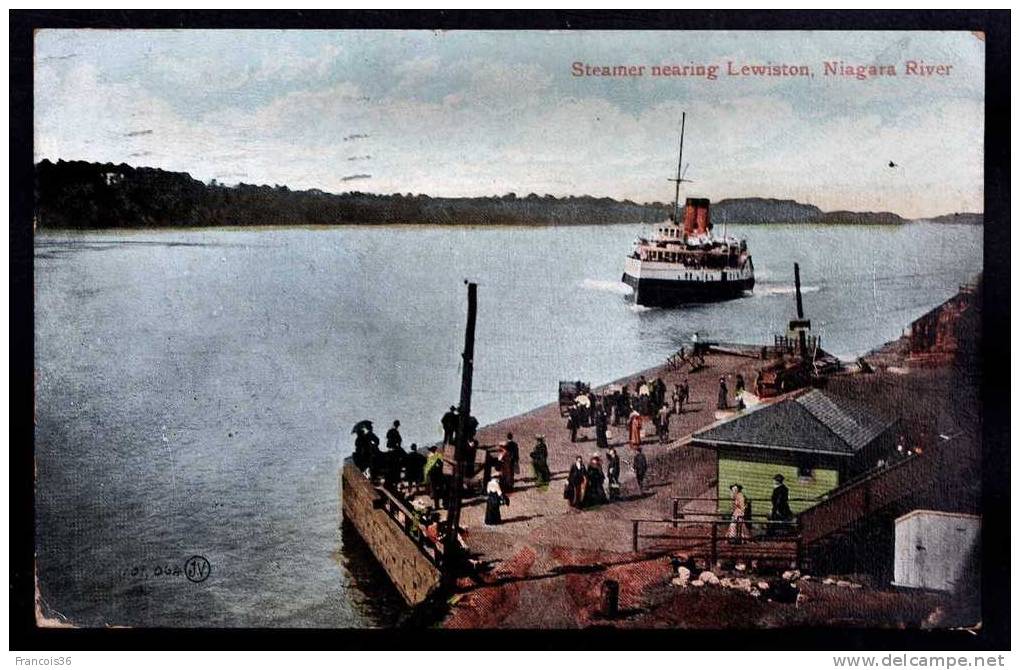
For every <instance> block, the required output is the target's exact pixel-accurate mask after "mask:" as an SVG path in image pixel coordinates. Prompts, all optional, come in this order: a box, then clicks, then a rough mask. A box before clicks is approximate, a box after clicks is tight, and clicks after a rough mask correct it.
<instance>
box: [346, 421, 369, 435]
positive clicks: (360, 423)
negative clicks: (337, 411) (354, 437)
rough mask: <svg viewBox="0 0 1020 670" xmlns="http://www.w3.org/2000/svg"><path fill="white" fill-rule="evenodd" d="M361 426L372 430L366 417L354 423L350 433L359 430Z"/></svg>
mask: <svg viewBox="0 0 1020 670" xmlns="http://www.w3.org/2000/svg"><path fill="white" fill-rule="evenodd" d="M362 428H367V429H369V430H372V422H371V421H369V420H368V419H364V420H362V421H359V422H357V423H356V424H354V428H351V433H357V432H360V431H361V429H362Z"/></svg>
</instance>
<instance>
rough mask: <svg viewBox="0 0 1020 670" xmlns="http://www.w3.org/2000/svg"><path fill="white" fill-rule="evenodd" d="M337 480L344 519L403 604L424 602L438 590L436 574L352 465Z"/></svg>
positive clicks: (427, 560) (344, 468)
mask: <svg viewBox="0 0 1020 670" xmlns="http://www.w3.org/2000/svg"><path fill="white" fill-rule="evenodd" d="M340 480H341V482H340V485H341V491H340V499H341V501H342V503H343V516H344V519H346V520H347V521H350V522H351V524H352V525H353V526H354V528H355V529H356V530H357V531H358V534H359V535H361V537H362V538H363V539H364V540H365V543H366V544H368V546H369V548H370V549H371V550H372V554H373V555H374V556H375V558H376V560H377V561H379V564H380V565H382V567H383V569H384V570H385V571H386V574H387V575H389V578H390V581H391V582H393V585H394V586H396V587H397V590H398V591H399V592H400V595H402V596H403V597H404V600H406V601H407V603H408V604H409V605H418V604H420V603H422V602H424V601H425V599H426V598H428V596H429V595H430V594H431V593H432V591H434V590H435V589H436V587H437V586H439V583H440V579H441V575H440V573H439V570H438V569H437V568H436V566H435V565H434V564H433V563H432V562H431V561H430V560H429V559H428V558H427V557H426V556H425V554H423V553H422V551H421V550H420V549H419V548H418V546H417V545H416V544H415V543H414V541H413V540H411V538H410V537H408V536H407V535H406V534H405V533H404V530H403V529H402V528H401V527H400V526H399V525H397V523H396V522H395V521H394V520H393V518H391V517H390V516H389V515H388V514H387V513H386V512H385V511H383V510H382V509H381V508H380V507H379V506H378V503H377V501H378V500H379V493H378V492H377V491H376V490H375V487H374V486H372V483H371V482H369V481H368V480H367V479H365V477H364V475H362V474H361V472H359V471H358V469H357V468H356V467H354V465H353V464H351V463H344V466H343V470H342V474H341V477H340Z"/></svg>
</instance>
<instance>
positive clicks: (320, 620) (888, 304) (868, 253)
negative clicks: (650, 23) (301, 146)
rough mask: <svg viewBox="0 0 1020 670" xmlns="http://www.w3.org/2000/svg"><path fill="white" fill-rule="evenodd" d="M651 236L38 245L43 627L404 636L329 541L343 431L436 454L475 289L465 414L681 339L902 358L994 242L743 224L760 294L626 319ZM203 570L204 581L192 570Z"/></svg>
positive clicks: (264, 237)
mask: <svg viewBox="0 0 1020 670" xmlns="http://www.w3.org/2000/svg"><path fill="white" fill-rule="evenodd" d="M646 230H647V228H646V227H643V226H636V225H619V226H597V227H558V228H557V227H549V228H491V229H485V228H457V227H435V228H431V227H414V226H407V227H346V228H332V229H299V228H288V229H212V230H173V231H130V232H126V231H100V232H93V233H84V234H83V233H67V232H41V233H39V234H38V235H37V238H36V244H35V279H36V294H35V295H36V317H35V333H36V359H35V360H36V369H37V382H36V383H37V389H36V391H37V392H36V408H37V409H36V413H37V429H36V445H35V447H36V464H37V477H36V487H37V488H36V491H37V493H36V504H37V510H36V527H37V528H36V536H37V554H38V561H37V566H38V576H39V588H40V593H41V595H42V598H43V600H44V602H45V604H46V607H47V611H48V612H49V614H50V615H51V616H54V617H57V618H64V619H66V620H68V621H71V622H75V623H77V624H79V625H92V626H99V625H131V626H223V627H231V626H302V627H304V626H314V627H366V626H388V625H392V624H394V623H395V622H397V621H398V620H399V618H400V617H401V616H402V612H401V607H400V600H399V597H398V596H396V594H395V592H394V591H393V589H392V587H389V586H388V584H386V583H385V579H384V578H383V575H382V574H381V573H380V571H379V569H378V567H377V566H376V565H375V564H374V563H373V562H372V561H371V560H370V559H369V558H368V557H367V556H366V554H365V550H364V547H363V546H361V545H360V543H359V542H358V540H357V538H356V537H354V538H351V537H346V536H341V534H340V533H339V532H338V530H337V526H338V493H337V469H338V466H339V464H340V462H341V459H342V458H343V457H344V456H345V455H347V454H348V453H350V451H351V449H352V440H351V435H350V430H351V426H352V425H353V424H354V423H355V422H356V421H358V420H360V419H364V418H368V419H372V420H373V421H374V422H375V423H376V426H377V430H378V432H380V433H382V432H384V431H385V429H386V427H388V425H389V423H390V422H391V421H392V420H393V419H400V421H401V423H402V432H403V435H404V441H405V445H407V444H409V443H410V442H417V443H419V444H429V443H432V442H434V441H436V440H438V439H439V438H440V437H441V431H440V428H439V417H440V416H441V415H442V413H443V412H444V411H445V409H446V408H447V407H449V405H451V404H455V403H456V401H457V397H458V393H459V388H460V387H459V379H460V367H459V359H460V351H461V348H462V344H463V329H464V320H465V315H466V290H465V287H464V280H465V279H471V280H473V281H477V282H478V283H479V289H478V292H479V314H478V333H477V345H476V370H475V395H474V400H473V403H474V408H475V414H476V416H478V418H479V419H480V420H481V422H482V423H483V424H485V423H489V422H492V421H495V420H497V419H500V418H503V417H506V416H511V415H514V414H516V413H519V412H523V411H525V410H528V409H531V408H534V407H535V406H537V405H540V404H544V403H547V402H551V401H553V400H554V399H555V398H556V383H557V380H559V379H578V378H580V379H585V380H591V381H592V382H595V383H602V382H606V381H610V380H612V379H615V378H618V377H620V376H623V375H625V374H629V373H632V372H635V371H638V370H641V369H644V368H647V367H650V366H652V365H655V364H658V363H661V362H662V361H663V360H664V359H665V357H666V356H667V355H669V354H670V353H672V352H673V351H675V350H676V349H677V348H679V346H680V345H681V343H683V342H684V341H685V340H687V338H689V337H690V335H691V334H692V333H693V332H695V331H697V332H698V333H699V334H700V336H701V337H702V339H705V338H710V339H718V340H724V341H740V342H764V341H770V340H771V337H772V334H773V333H777V332H782V331H783V330H785V327H786V322H787V321H788V320H789V319H790V318H791V317H793V316H794V310H795V307H794V295H793V263H794V261H797V262H799V263H800V265H801V276H802V282H803V284H804V306H805V311H806V313H807V316H808V318H810V319H811V320H812V324H813V326H814V328H815V331H816V332H818V333H820V335H821V337H822V346H823V347H824V348H825V349H827V350H828V351H830V352H832V353H835V354H837V355H840V356H842V357H852V356H855V355H858V354H861V353H863V352H865V351H867V350H869V349H871V348H873V347H875V346H877V345H880V344H882V343H884V342H886V341H888V340H891V339H893V338H896V337H898V336H899V335H900V334H901V332H902V328H903V327H904V326H905V325H906V324H907V323H909V322H910V321H911V320H912V319H914V318H916V317H917V316H918V315H920V314H922V313H923V312H925V311H926V310H928V309H930V308H931V307H933V306H934V305H936V304H938V303H939V302H941V301H942V300H944V299H946V298H948V297H949V296H951V295H952V294H953V293H955V291H956V290H957V288H958V286H959V285H960V284H962V283H964V282H966V281H967V280H969V279H970V278H972V277H973V276H974V275H975V273H977V272H979V271H980V270H981V267H982V249H981V247H982V229H981V228H980V227H968V226H951V225H934V224H911V225H906V226H901V227H864V226H862V227H856V226H811V225H790V226H730V227H729V231H728V232H729V233H730V234H735V235H739V236H746V238H747V239H748V244H749V247H750V249H751V251H752V253H753V255H754V261H755V268H756V271H757V278H758V284H757V286H756V287H755V290H754V293H753V295H750V296H748V297H745V298H742V299H739V300H735V301H731V302H727V303H720V304H711V305H699V306H692V307H688V308H683V309H674V310H664V309H645V308H641V307H637V306H634V305H632V304H630V303H629V302H628V301H627V299H626V298H627V294H628V293H629V289H627V288H626V286H624V285H622V284H621V283H620V282H619V279H620V275H621V273H622V266H623V257H624V255H625V253H626V252H627V251H629V249H630V244H631V242H632V241H633V239H634V238H635V237H636V236H637V235H638V234H639V233H641V232H643V231H646ZM193 555H200V556H202V557H204V558H205V559H207V560H208V564H209V570H210V572H209V576H208V578H207V579H205V580H204V581H202V582H192V581H190V580H189V579H188V578H187V575H186V574H185V568H186V567H187V559H188V558H189V557H191V556H193Z"/></svg>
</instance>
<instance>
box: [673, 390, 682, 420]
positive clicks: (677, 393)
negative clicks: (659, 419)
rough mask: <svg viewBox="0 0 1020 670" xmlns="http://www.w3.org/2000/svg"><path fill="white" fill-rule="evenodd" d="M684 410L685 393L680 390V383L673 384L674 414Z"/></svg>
mask: <svg viewBox="0 0 1020 670" xmlns="http://www.w3.org/2000/svg"><path fill="white" fill-rule="evenodd" d="M683 412H684V395H683V392H681V390H680V385H679V384H674V385H673V414H678V415H679V414H683Z"/></svg>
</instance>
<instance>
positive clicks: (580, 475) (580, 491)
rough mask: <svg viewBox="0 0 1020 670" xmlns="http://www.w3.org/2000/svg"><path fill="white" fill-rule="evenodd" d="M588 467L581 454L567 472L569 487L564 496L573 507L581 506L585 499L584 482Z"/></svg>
mask: <svg viewBox="0 0 1020 670" xmlns="http://www.w3.org/2000/svg"><path fill="white" fill-rule="evenodd" d="M587 474H588V469H587V468H586V467H585V466H584V459H583V458H581V457H580V456H578V457H577V459H576V460H575V461H574V464H573V465H571V466H570V472H568V473H567V488H566V491H565V492H564V493H565V494H566V495H565V496H564V497H565V498H566V499H567V502H569V503H570V506H571V507H580V506H581V503H582V502H583V501H584V482H585V477H586V476H587Z"/></svg>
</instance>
